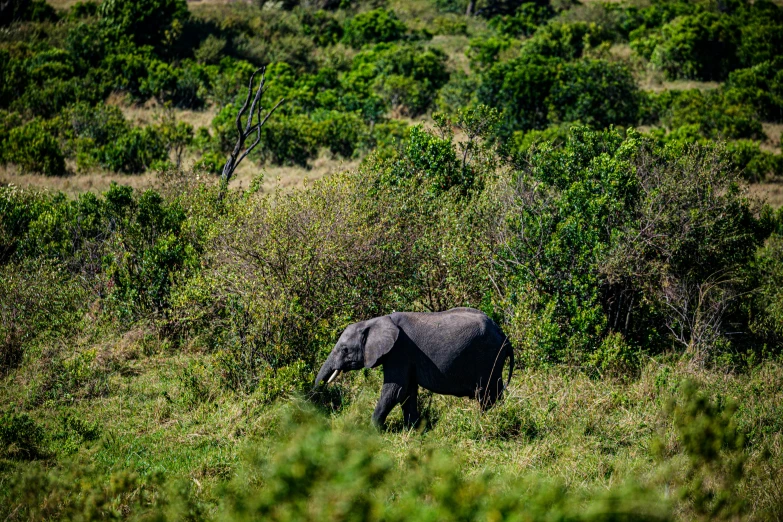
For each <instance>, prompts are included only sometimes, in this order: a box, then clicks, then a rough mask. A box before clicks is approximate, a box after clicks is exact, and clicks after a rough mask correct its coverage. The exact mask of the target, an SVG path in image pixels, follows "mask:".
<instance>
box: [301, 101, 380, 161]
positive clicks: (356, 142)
mask: <svg viewBox="0 0 783 522" xmlns="http://www.w3.org/2000/svg"><path fill="white" fill-rule="evenodd" d="M313 120H314V122H317V123H318V125H319V126H320V131H319V134H320V140H319V141H321V142H322V143H323V144H324V145H325V146H326V147H328V148H329V152H331V153H332V154H334V155H337V154H339V155H340V156H342V157H343V158H351V157H353V156H354V153H355V152H356V151H357V149H358V147H359V146H360V145H361V143H362V142H366V141H367V139H366V135H367V134H368V132H369V129H367V127H366V126H365V125H364V121H363V120H362V118H361V115H360V114H357V113H351V112H349V113H343V112H338V111H328V112H326V111H323V112H316V113H314V114H313Z"/></svg>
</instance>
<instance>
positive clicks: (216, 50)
mask: <svg viewBox="0 0 783 522" xmlns="http://www.w3.org/2000/svg"><path fill="white" fill-rule="evenodd" d="M225 48H226V40H225V39H224V38H220V37H217V36H215V35H211V34H210V35H209V36H207V37H206V38H205V39H204V41H203V42H201V44H200V45H199V47H198V49H196V51H195V52H194V57H195V58H196V60H197V61H198V62H200V63H206V64H216V63H219V62H220V59H221V58H222V57H223V50H224V49H225Z"/></svg>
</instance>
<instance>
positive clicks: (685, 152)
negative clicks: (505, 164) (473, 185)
mask: <svg viewBox="0 0 783 522" xmlns="http://www.w3.org/2000/svg"><path fill="white" fill-rule="evenodd" d="M724 156H725V155H724ZM652 157H655V158H656V160H655V167H654V168H653V167H651V165H652V163H648V161H650V160H651V158H652ZM715 158H716V155H715V151H714V150H713V149H712V148H702V149H700V148H698V147H691V148H685V149H682V148H680V149H663V150H662V149H659V148H656V146H655V145H654V143H653V142H649V141H645V140H644V139H643V138H641V137H639V136H638V135H635V134H630V135H629V136H628V137H627V138H626V139H622V138H621V137H620V135H619V134H618V133H617V132H616V131H610V132H606V133H594V132H591V131H588V130H586V129H583V128H575V129H572V134H571V137H570V138H569V139H568V141H567V142H566V144H565V145H564V146H563V147H562V148H559V149H553V148H551V147H541V148H540V149H533V152H532V155H531V157H529V158H528V163H527V166H526V167H525V169H524V171H523V173H521V174H520V175H519V176H518V178H517V179H516V181H515V182H514V183H513V185H512V186H515V187H516V188H514V189H513V192H512V194H516V195H514V196H513V198H515V199H514V200H515V201H518V203H512V204H511V205H510V206H507V207H506V212H508V213H509V214H507V216H508V217H507V218H506V219H507V220H508V221H507V224H506V225H505V226H510V227H511V229H510V230H509V231H508V232H505V233H504V235H505V237H507V239H506V240H505V241H504V242H503V243H502V244H501V250H500V252H501V253H500V259H505V256H510V258H509V259H510V260H511V261H509V262H510V263H511V264H510V265H509V269H511V267H513V266H514V265H515V263H521V264H522V266H525V267H526V268H525V269H524V270H522V271H521V272H518V271H516V270H512V272H510V273H509V274H508V275H506V276H504V277H501V276H500V275H498V276H495V278H500V279H504V278H507V279H506V280H507V281H509V285H510V286H509V288H507V289H506V290H504V291H503V294H505V295H509V296H514V297H512V298H511V301H510V302H509V303H508V304H507V305H506V308H505V311H504V315H505V317H507V318H508V319H507V320H508V322H509V323H510V326H509V329H508V330H507V332H519V333H510V334H509V335H510V337H511V338H512V340H513V341H514V344H515V346H517V347H518V348H521V349H522V351H523V352H525V353H523V355H525V359H526V360H527V361H528V362H530V363H533V364H542V363H544V364H545V363H547V362H556V361H574V362H580V361H584V358H585V356H590V354H595V355H593V356H592V357H594V358H597V359H595V360H596V362H597V363H598V364H603V363H601V362H600V360H603V359H605V356H603V355H601V354H600V351H606V352H607V354H609V353H610V352H613V351H614V352H616V351H617V350H616V347H615V348H611V347H609V346H608V345H607V346H604V347H603V348H602V346H603V343H604V342H605V341H604V339H605V338H606V335H607V334H609V332H612V331H614V332H617V333H620V334H622V336H623V338H624V339H625V342H627V343H628V344H629V345H631V346H645V347H648V348H649V349H654V348H655V347H656V346H658V347H661V346H665V343H661V341H662V339H661V338H660V337H658V335H659V332H663V331H666V330H667V329H668V331H669V332H670V334H671V338H672V339H673V340H674V341H676V342H679V343H682V346H683V347H684V348H686V349H688V350H689V351H691V352H692V353H693V354H694V356H695V357H697V359H698V360H699V361H700V363H703V362H705V361H706V360H708V359H709V356H710V353H709V350H710V349H712V348H713V347H714V346H715V345H714V344H712V343H713V341H714V340H715V339H716V338H720V336H721V334H722V332H723V331H724V330H723V328H725V327H724V326H723V325H724V324H728V323H729V322H731V323H732V324H734V327H737V325H738V323H739V324H742V321H741V320H740V319H739V318H738V315H741V312H740V303H739V302H738V301H737V300H736V299H735V298H733V297H732V296H736V295H740V294H741V293H742V292H744V291H745V289H747V287H748V286H747V285H748V284H749V281H748V280H747V278H746V277H742V276H741V271H740V270H741V267H743V266H745V265H746V264H747V263H748V262H749V261H750V260H751V259H752V258H753V254H754V252H755V249H756V247H757V246H758V245H759V243H760V242H761V240H762V239H763V237H764V236H765V234H766V233H767V232H766V231H765V228H764V226H763V223H762V222H759V221H758V220H757V219H756V218H754V217H753V213H752V208H751V206H750V203H749V201H748V200H747V199H746V197H745V196H744V195H743V193H742V192H741V191H740V190H739V188H738V186H737V179H736V174H734V173H732V170H731V169H730V168H727V165H726V162H725V160H724V159H722V157H721V156H720V155H717V158H719V159H715ZM706 188H709V190H705V189H706ZM499 197H503V198H505V197H508V196H499ZM663 201H666V204H665V205H664V204H663V203H662V202H663ZM588 202H589V204H588ZM661 205H664V207H661ZM659 208H666V211H665V212H662V213H659V212H658V211H657V210H654V209H659ZM693 220H698V223H699V224H698V225H697V224H696V223H695V222H694V221H693ZM642 231H644V232H642ZM729 231H731V232H729ZM648 234H653V236H650V239H648ZM652 237H654V239H652ZM514 238H516V239H514ZM511 274H514V275H513V276H511ZM496 280H497V279H496ZM512 281H513V282H512ZM699 299H701V301H699ZM724 321H725V322H724ZM655 324H657V325H659V326H653V325H655ZM610 348H611V350H610ZM659 349H660V348H659ZM528 350H529V351H528ZM607 350H608V351H607ZM623 351H627V350H620V352H623ZM620 352H618V354H619V353H620Z"/></svg>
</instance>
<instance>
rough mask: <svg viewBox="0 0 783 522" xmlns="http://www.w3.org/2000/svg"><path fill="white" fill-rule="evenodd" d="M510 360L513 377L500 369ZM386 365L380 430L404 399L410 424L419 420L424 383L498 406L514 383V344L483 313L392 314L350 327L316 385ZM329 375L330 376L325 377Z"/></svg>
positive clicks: (378, 419) (377, 421) (378, 418)
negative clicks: (342, 374)
mask: <svg viewBox="0 0 783 522" xmlns="http://www.w3.org/2000/svg"><path fill="white" fill-rule="evenodd" d="M506 359H509V360H510V365H509V369H508V380H507V381H506V383H505V384H504V383H503V376H502V370H503V365H504V364H505V362H506ZM380 365H382V366H383V388H382V389H381V397H380V399H379V400H378V404H377V406H376V407H375V411H374V412H373V415H372V420H373V423H374V424H375V425H376V426H378V427H379V428H382V427H383V426H384V425H385V423H386V417H387V416H388V415H389V412H390V411H391V410H392V409H393V408H394V406H396V405H397V404H401V407H402V412H403V420H404V422H405V425H406V426H416V425H418V423H419V420H420V419H419V412H418V408H417V405H416V402H417V395H418V389H419V386H422V387H423V388H425V389H427V390H430V391H432V392H434V393H438V394H443V395H454V396H457V397H472V398H475V399H477V400H478V401H479V406H480V408H481V409H482V411H483V410H486V409H488V408H490V407H492V405H493V404H495V402H496V401H497V400H498V399H500V398H501V397H502V395H503V390H504V389H505V387H506V386H508V384H509V383H510V382H511V375H512V373H513V370H514V350H513V348H512V346H511V343H510V342H509V340H508V338H507V337H506V335H505V334H504V333H503V332H502V330H501V329H500V327H499V326H498V325H497V324H495V322H494V321H492V319H490V318H489V317H487V315H486V314H485V313H484V312H481V311H479V310H475V309H473V308H453V309H451V310H447V311H444V312H394V313H392V314H389V315H384V316H381V317H376V318H373V319H369V320H366V321H361V322H358V323H354V324H351V325H349V326H348V327H346V328H345V330H344V331H343V333H342V335H340V338H339V340H338V341H337V343H336V344H335V346H334V348H333V349H332V352H331V353H330V354H329V357H328V358H327V359H326V361H325V362H324V363H323V365H322V366H321V369H320V370H319V372H318V375H317V377H316V379H315V387H316V388H317V387H318V385H319V383H321V382H323V381H324V380H326V383H327V384H329V383H331V382H333V381H334V380H335V379H336V378H337V376H338V375H339V374H340V373H341V372H346V371H350V370H358V369H361V368H375V367H377V366H380ZM327 378H328V379H327Z"/></svg>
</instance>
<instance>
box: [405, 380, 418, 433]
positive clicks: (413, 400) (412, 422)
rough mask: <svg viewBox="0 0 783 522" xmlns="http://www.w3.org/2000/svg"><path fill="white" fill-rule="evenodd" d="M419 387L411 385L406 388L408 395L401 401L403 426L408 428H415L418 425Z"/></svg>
mask: <svg viewBox="0 0 783 522" xmlns="http://www.w3.org/2000/svg"><path fill="white" fill-rule="evenodd" d="M418 400H419V386H418V384H416V383H413V384H412V385H410V386H409V387H408V394H407V395H406V396H405V398H404V399H403V401H402V415H403V421H404V423H405V426H407V427H409V428H415V427H416V426H418V425H419V420H420V416H419V408H418V404H417V402H418Z"/></svg>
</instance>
